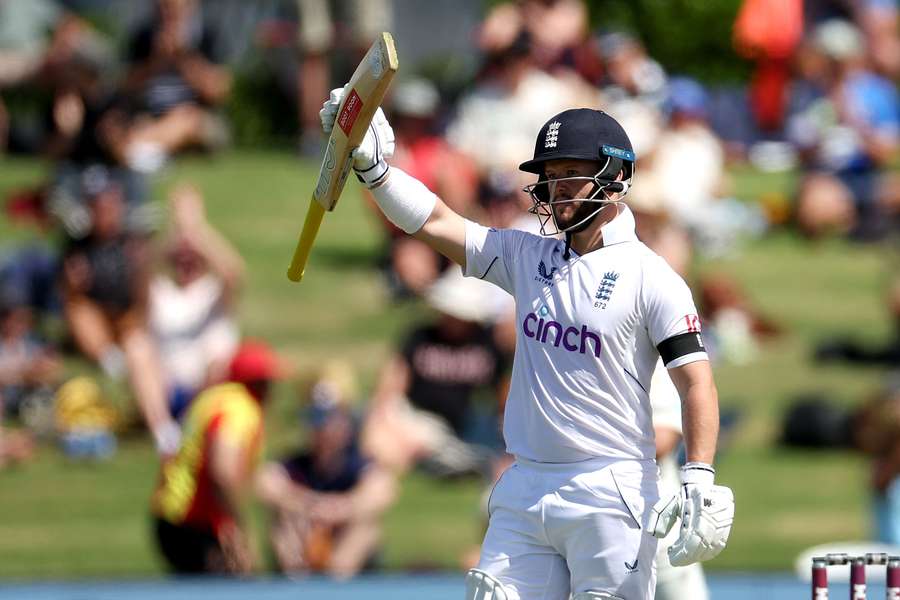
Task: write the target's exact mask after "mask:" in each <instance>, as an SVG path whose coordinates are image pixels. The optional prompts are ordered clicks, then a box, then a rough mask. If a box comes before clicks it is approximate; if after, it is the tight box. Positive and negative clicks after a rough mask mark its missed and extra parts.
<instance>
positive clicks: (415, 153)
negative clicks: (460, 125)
mask: <svg viewBox="0 0 900 600" xmlns="http://www.w3.org/2000/svg"><path fill="white" fill-rule="evenodd" d="M439 111H440V95H439V93H438V90H437V88H436V87H435V86H434V84H432V83H431V82H430V81H428V80H426V79H412V80H409V81H405V82H401V83H400V84H398V85H397V86H396V87H395V88H394V90H393V93H392V95H391V113H392V119H393V123H394V134H395V136H396V138H395V143H396V146H395V150H394V160H395V164H396V165H397V166H398V167H400V168H401V169H403V170H404V171H406V172H407V173H410V174H413V175H415V176H416V177H418V178H419V179H420V181H422V182H423V183H424V184H425V185H426V186H427V187H428V188H429V189H430V190H431V191H433V192H434V193H436V194H438V195H440V196H441V197H442V198H446V199H447V200H446V201H447V202H448V203H450V205H451V206H453V207H454V208H455V209H456V210H457V211H459V212H460V213H461V214H470V213H471V211H472V208H473V205H474V202H475V194H476V186H477V175H476V173H475V167H474V165H473V164H472V162H471V161H470V160H469V158H468V157H466V156H465V155H463V154H461V153H460V152H459V151H458V150H456V149H455V148H453V147H452V146H450V145H449V144H448V143H447V141H446V140H445V139H444V138H443V137H442V136H441V135H439V134H438V126H437V121H438V117H439V114H440V112H439ZM373 208H374V205H373ZM375 212H376V214H377V218H378V219H379V220H380V221H381V222H382V224H383V225H384V228H385V230H386V232H387V234H388V239H389V244H390V248H389V261H390V262H389V265H390V266H389V273H388V275H389V282H390V284H391V288H392V289H393V290H394V292H395V294H396V295H400V296H404V295H407V294H412V295H421V294H422V293H424V292H425V289H426V288H427V287H428V286H429V285H430V284H432V283H433V282H434V280H435V279H437V277H438V276H439V275H440V273H441V272H442V271H443V270H444V269H446V268H447V266H448V264H449V263H448V262H447V260H446V259H444V258H443V257H442V256H440V255H439V254H438V253H436V252H434V251H433V250H432V249H431V248H429V247H428V246H427V245H426V244H424V243H423V242H421V241H419V240H416V239H413V238H411V237H409V236H407V235H403V232H402V231H400V230H399V229H397V227H395V226H394V225H393V224H391V222H390V221H388V220H387V219H385V218H384V216H383V215H382V214H381V211H380V210H376V211H375Z"/></svg>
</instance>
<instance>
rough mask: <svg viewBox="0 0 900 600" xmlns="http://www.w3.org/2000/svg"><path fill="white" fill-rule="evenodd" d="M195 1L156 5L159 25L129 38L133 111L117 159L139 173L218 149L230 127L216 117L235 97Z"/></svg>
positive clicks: (212, 33)
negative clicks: (185, 154) (187, 152)
mask: <svg viewBox="0 0 900 600" xmlns="http://www.w3.org/2000/svg"><path fill="white" fill-rule="evenodd" d="M217 33H218V32H216V31H214V30H213V29H212V28H211V27H210V25H209V24H208V23H207V22H205V21H204V19H203V16H202V14H201V11H200V5H199V3H198V1H197V0H157V14H156V16H155V18H154V19H153V20H152V21H151V22H148V23H145V24H144V25H143V26H142V27H141V28H140V29H139V30H138V32H137V33H136V34H135V36H134V37H133V38H132V39H131V41H130V44H129V56H128V58H129V61H130V63H131V66H130V70H129V73H128V77H127V79H126V82H125V91H126V92H127V93H128V94H129V96H130V98H131V99H132V101H133V102H134V104H135V110H134V112H135V114H134V115H133V116H132V117H131V118H130V120H129V123H128V126H127V128H126V129H125V131H124V132H123V133H124V135H123V139H122V140H121V141H120V142H119V144H118V145H117V148H116V152H117V154H118V156H119V160H120V162H121V163H123V164H127V165H129V166H131V167H132V168H134V169H137V170H139V171H153V170H156V169H157V168H159V166H161V164H162V162H163V161H164V160H165V158H166V157H167V156H169V155H171V154H173V153H175V152H177V151H179V150H183V149H185V148H188V147H192V146H200V147H203V148H207V149H215V148H218V147H220V146H222V145H223V144H224V143H226V141H227V127H226V125H225V122H224V121H223V119H222V118H221V117H220V116H219V115H218V114H217V113H216V112H215V111H214V108H215V107H216V106H218V105H220V104H221V103H222V102H223V101H224V100H225V98H226V97H227V96H228V94H229V92H230V90H231V74H230V73H229V71H228V70H227V69H226V68H225V67H224V66H222V65H221V64H218V63H219V61H218V57H217V55H216V49H217V46H216V39H215V38H216V35H217Z"/></svg>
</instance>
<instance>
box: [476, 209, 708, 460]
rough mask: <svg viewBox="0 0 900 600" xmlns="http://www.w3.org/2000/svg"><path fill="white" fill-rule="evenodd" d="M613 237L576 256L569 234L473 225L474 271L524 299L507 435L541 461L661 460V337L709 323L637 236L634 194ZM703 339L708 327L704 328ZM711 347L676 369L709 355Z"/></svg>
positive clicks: (514, 447) (520, 452) (515, 447)
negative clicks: (657, 424)
mask: <svg viewBox="0 0 900 600" xmlns="http://www.w3.org/2000/svg"><path fill="white" fill-rule="evenodd" d="M602 232H603V242H604V245H603V247H602V248H599V249H597V250H594V251H592V252H589V253H588V254H586V255H585V256H578V255H577V254H576V253H575V252H574V251H573V252H572V253H571V256H570V258H569V260H568V261H567V260H565V259H564V258H563V251H564V249H565V243H564V242H563V241H562V240H557V239H553V238H543V237H539V236H536V235H533V234H530V233H526V232H523V231H516V230H512V229H505V230H497V229H489V228H487V227H483V226H481V225H478V224H477V223H473V222H471V221H469V222H467V224H466V273H465V274H466V275H467V276H470V277H478V278H480V279H484V280H486V281H490V282H491V283H494V284H496V285H498V286H500V287H501V288H502V289H504V290H506V291H507V292H509V293H510V294H512V296H513V297H514V298H515V300H516V318H517V322H518V325H517V331H516V354H515V359H514V361H513V373H512V383H511V386H510V391H509V397H508V400H507V403H506V412H505V415H504V425H503V435H504V438H505V440H506V446H507V450H508V451H509V452H510V453H511V454H514V455H516V456H520V457H523V458H526V459H528V460H533V461H539V462H576V461H581V460H587V459H590V458H594V457H618V458H633V459H653V458H654V456H655V448H654V436H653V423H652V419H651V414H652V411H651V408H650V400H649V397H648V390H649V389H650V380H651V377H652V375H653V369H654V365H655V364H656V361H657V359H658V357H659V352H658V351H657V345H658V344H660V342H663V341H664V340H669V339H670V338H673V337H674V336H679V335H681V334H699V331H700V320H699V318H698V317H697V309H696V308H695V306H694V301H693V299H692V297H691V292H690V290H689V289H688V287H687V285H686V284H685V283H684V280H682V279H681V277H679V276H678V274H676V273H675V271H673V270H672V269H671V267H669V265H668V264H667V263H666V262H665V260H663V259H662V258H661V257H660V256H658V255H657V254H655V253H654V252H652V251H651V250H650V249H649V248H647V246H645V245H644V244H643V243H642V242H640V241H639V240H638V239H637V236H636V235H635V231H634V216H633V215H632V214H631V211H630V210H629V209H628V208H627V207H626V206H624V205H621V209H620V213H619V215H618V216H617V217H616V218H614V219H613V220H612V221H611V222H610V223H608V224H607V225H605V226H604V227H603V229H602ZM695 337H696V338H699V335H696V336H695ZM695 345H696V346H697V347H699V348H700V350H697V351H692V352H689V353H687V354H680V355H678V356H676V357H673V358H671V359H670V360H669V362H668V363H667V364H666V367H668V368H672V367H677V366H680V365H684V364H687V363H689V362H693V361H697V360H706V359H707V355H706V352H705V351H703V350H702V346H699V345H697V344H696V343H695Z"/></svg>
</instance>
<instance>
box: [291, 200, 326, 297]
mask: <svg viewBox="0 0 900 600" xmlns="http://www.w3.org/2000/svg"><path fill="white" fill-rule="evenodd" d="M324 214H325V207H324V206H322V205H321V204H319V203H318V202H317V201H316V199H315V198H313V199H312V200H311V201H310V203H309V210H308V211H306V220H305V221H304V222H303V231H302V232H301V233H300V239H299V240H297V247H296V248H294V258H293V259H291V266H290V268H289V269H288V272H287V276H288V279H290V280H291V281H300V280H302V279H303V273H304V272H305V271H306V260H307V259H308V258H309V252H310V250H311V249H312V245H313V242H314V241H315V239H316V234H317V233H319V225H321V224H322V216H323V215H324Z"/></svg>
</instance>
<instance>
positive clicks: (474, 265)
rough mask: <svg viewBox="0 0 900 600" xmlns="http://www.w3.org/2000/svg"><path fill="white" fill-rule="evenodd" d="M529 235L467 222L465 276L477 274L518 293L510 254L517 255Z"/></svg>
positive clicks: (477, 276) (510, 291)
mask: <svg viewBox="0 0 900 600" xmlns="http://www.w3.org/2000/svg"><path fill="white" fill-rule="evenodd" d="M526 235H528V234H526V233H524V232H522V231H517V230H514V229H495V228H493V227H490V228H489V227H485V226H483V225H479V224H478V223H474V222H472V221H468V220H467V221H466V269H465V276H466V277H476V278H478V279H483V280H484V281H489V282H491V283H493V284H494V285H496V286H499V287H500V288H501V289H503V290H504V291H506V292H508V293H509V294H513V295H515V294H514V293H513V292H514V288H515V286H514V281H513V269H512V266H511V265H512V262H511V257H514V256H517V255H518V251H519V248H521V246H522V239H523V238H524V236H526Z"/></svg>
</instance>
